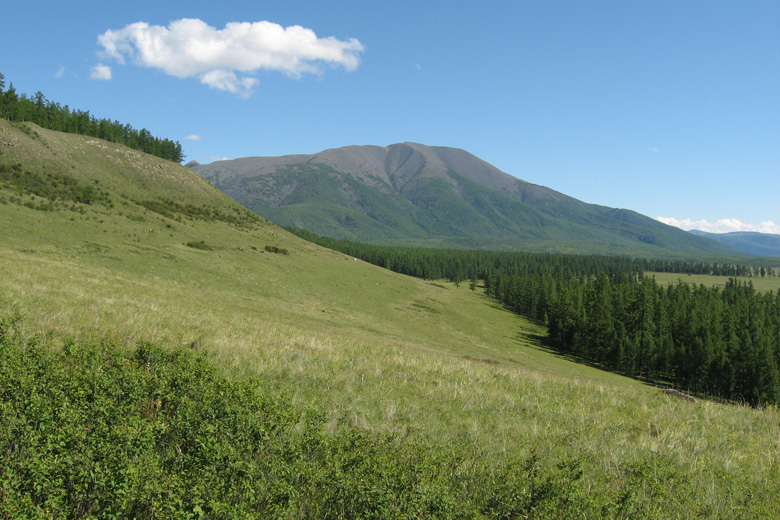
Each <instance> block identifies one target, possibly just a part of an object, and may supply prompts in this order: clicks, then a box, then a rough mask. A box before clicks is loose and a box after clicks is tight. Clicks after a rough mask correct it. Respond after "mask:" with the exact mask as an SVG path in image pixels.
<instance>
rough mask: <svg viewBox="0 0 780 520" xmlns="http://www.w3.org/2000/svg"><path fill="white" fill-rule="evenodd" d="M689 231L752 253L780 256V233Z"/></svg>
mask: <svg viewBox="0 0 780 520" xmlns="http://www.w3.org/2000/svg"><path fill="white" fill-rule="evenodd" d="M689 233H691V234H694V235H698V236H702V237H707V238H711V239H712V240H716V241H718V242H720V243H721V244H726V245H727V246H731V247H733V248H735V249H739V250H740V251H744V252H746V253H750V254H752V255H762V256H780V235H773V234H771V233H756V232H751V231H735V232H733V233H707V232H706V231H699V230H691V231H689Z"/></svg>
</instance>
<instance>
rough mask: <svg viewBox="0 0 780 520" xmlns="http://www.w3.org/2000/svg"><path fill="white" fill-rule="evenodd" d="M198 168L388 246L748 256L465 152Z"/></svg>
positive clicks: (244, 197) (273, 216)
mask: <svg viewBox="0 0 780 520" xmlns="http://www.w3.org/2000/svg"><path fill="white" fill-rule="evenodd" d="M193 169H194V170H195V171H196V172H197V173H198V174H200V175H201V176H203V177H204V178H205V179H206V180H208V181H209V182H211V183H212V184H214V185H215V186H216V187H217V188H219V189H220V190H222V191H224V192H225V193H226V194H228V195H229V196H230V197H231V198H233V199H235V200H237V201H238V202H240V203H241V204H243V205H244V206H246V207H248V208H249V209H251V210H253V211H255V212H256V213H258V214H259V215H261V216H263V217H265V218H268V219H270V220H272V221H274V222H276V223H277V224H279V225H282V226H285V227H299V228H303V229H307V230H309V231H311V232H314V233H317V234H320V235H326V236H332V237H334V238H343V239H351V240H359V241H364V242H372V243H383V244H388V245H393V244H405V245H409V244H410V243H411V244H412V245H418V246H440V245H443V246H449V245H453V244H455V245H456V244H459V243H464V242H466V243H470V244H472V247H473V248H495V247H496V244H498V247H499V248H501V249H509V250H512V249H523V250H543V251H556V252H567V253H577V252H582V253H594V252H605V253H609V254H636V255H651V256H667V255H670V254H671V255H693V256H695V255H699V254H708V255H720V256H728V257H733V256H744V253H742V252H740V251H737V250H736V249H733V248H731V247H728V246H724V245H720V244H718V243H717V242H713V241H711V240H707V239H704V238H701V237H694V236H691V235H690V234H688V233H685V232H684V231H682V230H678V229H676V228H672V227H670V226H666V225H664V224H662V223H659V222H657V221H655V220H653V219H651V218H649V217H646V216H643V215H640V214H639V213H636V212H634V211H631V210H628V209H619V208H609V207H606V206H600V205H597V204H589V203H585V202H582V201H580V200H577V199H575V198H573V197H571V196H569V195H566V194H563V193H561V192H557V191H555V190H552V189H550V188H547V187H545V186H542V185H538V184H533V183H530V182H528V181H524V180H521V179H518V178H516V177H514V176H512V175H509V174H508V173H505V172H503V171H501V170H499V169H498V168H496V167H495V166H493V165H491V164H489V163H488V162H486V161H484V160H482V159H480V158H479V157H477V156H475V155H473V154H471V153H469V152H467V151H465V150H461V149H458V148H450V147H445V146H427V145H423V144H420V143H412V142H406V143H397V144H392V145H388V146H377V145H351V146H345V147H341V148H331V149H328V150H323V151H321V152H317V153H314V154H295V155H286V156H278V157H245V158H240V159H234V160H228V161H217V162H214V163H210V164H204V165H197V166H194V167H193Z"/></svg>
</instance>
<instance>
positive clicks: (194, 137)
mask: <svg viewBox="0 0 780 520" xmlns="http://www.w3.org/2000/svg"><path fill="white" fill-rule="evenodd" d="M185 139H186V140H187V141H196V142H197V141H202V140H203V138H202V137H201V136H199V135H198V134H190V135H188V136H187V137H185Z"/></svg>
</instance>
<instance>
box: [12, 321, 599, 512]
mask: <svg viewBox="0 0 780 520" xmlns="http://www.w3.org/2000/svg"><path fill="white" fill-rule="evenodd" d="M19 328H20V318H19V316H18V315H15V316H11V317H8V318H3V319H0V424H2V425H3V427H2V428H0V496H1V497H2V500H1V501H0V517H4V518H33V517H37V518H44V517H46V518H49V517H54V518H87V517H89V518H202V517H208V518H367V519H368V518H376V519H380V518H382V519H384V518H447V519H450V518H517V517H534V518H557V517H561V516H563V517H566V516H573V512H575V511H576V512H578V513H579V512H582V513H583V514H586V515H587V513H588V510H587V509H588V508H587V507H586V504H585V502H583V501H581V500H579V497H582V496H585V493H582V494H580V495H578V494H577V490H578V489H579V488H578V487H577V485H578V480H579V478H580V476H581V474H582V471H581V470H580V469H579V466H578V464H577V463H576V462H574V463H571V464H568V465H563V464H562V465H558V466H557V467H556V466H553V467H551V468H545V467H544V466H543V465H542V464H541V463H540V461H539V460H538V459H537V458H536V457H531V458H530V459H528V460H525V459H518V460H516V461H507V463H506V464H505V465H502V466H501V467H498V468H495V467H485V466H484V465H482V464H479V463H475V461H474V460H473V459H469V457H468V456H467V451H468V450H467V449H466V448H465V447H464V446H463V445H462V444H458V443H457V442H454V443H453V444H452V445H451V446H440V445H434V444H431V443H429V442H428V441H427V440H426V439H425V438H424V437H419V436H415V435H412V434H411V433H409V432H407V434H406V435H398V434H396V435H393V434H389V435H380V434H375V433H372V432H367V431H364V430H360V429H358V428H356V427H351V426H346V425H342V426H340V427H339V428H338V429H337V430H336V431H335V432H330V431H328V430H326V428H325V427H324V424H325V420H324V417H323V416H322V415H320V414H318V413H317V412H315V411H311V410H298V409H295V408H294V407H293V406H291V405H290V404H289V403H288V402H287V401H286V400H285V399H283V398H281V397H279V396H273V395H271V394H270V393H268V392H264V391H261V390H260V388H261V383H260V382H259V381H256V380H255V381H253V380H240V381H236V380H231V379H229V378H227V377H225V376H224V375H222V374H221V373H220V372H219V371H218V370H217V369H216V368H215V367H214V366H213V365H212V363H211V362H210V361H209V359H208V358H207V356H206V355H205V354H202V353H201V354H199V353H194V352H193V351H192V350H191V349H179V350H174V351H168V350H164V349H161V348H159V347H156V346H153V345H149V344H141V345H139V346H138V347H137V348H135V349H134V350H130V349H126V348H124V347H121V346H118V345H112V344H106V343H101V344H82V343H79V342H76V341H74V340H72V339H68V338H64V339H61V340H60V341H61V343H62V348H61V349H59V350H55V349H54V348H52V347H51V346H49V345H47V344H45V343H44V341H43V340H41V339H39V338H32V339H29V340H25V339H24V338H23V337H22V335H21V334H20V333H19ZM46 341H51V338H48V339H47V340H46ZM580 491H581V490H580ZM591 500H592V499H591ZM598 511H599V510H591V511H590V512H591V513H594V516H597V515H596V514H595V513H597V512H598Z"/></svg>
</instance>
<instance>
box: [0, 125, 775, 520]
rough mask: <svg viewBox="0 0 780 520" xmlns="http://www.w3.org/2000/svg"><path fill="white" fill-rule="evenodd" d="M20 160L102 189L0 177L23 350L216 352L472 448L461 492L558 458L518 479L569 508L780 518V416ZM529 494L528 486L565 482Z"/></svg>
mask: <svg viewBox="0 0 780 520" xmlns="http://www.w3.org/2000/svg"><path fill="white" fill-rule="evenodd" d="M0 150H1V151H2V153H1V154H0V164H5V165H8V169H9V170H10V171H15V170H14V168H13V166H14V165H17V164H20V165H21V166H19V168H18V169H19V170H21V171H22V172H27V175H24V176H22V177H24V178H25V179H29V178H37V179H39V180H40V182H41V183H43V184H44V186H48V187H49V188H51V189H54V188H56V186H53V184H54V182H55V180H56V183H57V186H60V185H62V184H63V183H65V184H68V185H71V186H75V188H74V191H73V193H79V190H81V192H80V193H82V194H83V193H84V191H83V190H84V189H85V188H86V187H88V186H94V192H96V193H97V194H95V193H93V194H92V196H91V197H90V198H89V200H88V202H89V203H84V202H79V201H78V200H73V197H72V196H71V195H67V194H66V195H59V196H58V198H57V199H56V200H54V201H52V200H51V199H50V198H47V197H46V196H44V195H31V194H30V193H31V191H32V190H33V188H30V186H29V185H28V184H25V183H26V181H23V180H20V179H21V178H22V177H18V178H17V177H14V176H13V175H12V174H10V173H9V175H6V176H5V177H4V178H3V180H2V182H0V185H2V191H0V223H2V240H0V273H2V276H0V314H3V315H6V316H7V315H10V314H11V313H12V312H14V311H18V312H20V313H21V314H22V315H23V316H24V321H23V322H22V327H23V329H24V330H23V331H22V335H23V336H24V337H29V336H32V335H34V334H42V335H43V336H42V337H43V338H44V340H42V341H43V343H44V344H46V345H48V346H49V347H50V348H52V349H54V350H59V349H62V348H64V347H65V346H66V345H67V344H68V341H67V340H66V338H75V339H76V340H78V341H84V342H97V343H102V344H107V345H116V346H117V348H120V347H122V346H126V347H127V348H132V347H134V346H135V345H137V344H138V343H139V342H150V343H153V344H156V345H160V346H162V347H164V348H166V349H175V348H179V347H185V348H187V349H194V350H195V351H198V352H207V353H209V356H210V359H211V360H212V361H213V362H214V363H216V365H217V366H218V367H219V370H220V371H221V373H224V374H225V375H226V377H228V378H233V379H241V380H244V379H245V378H248V377H250V376H251V377H254V378H257V379H256V380H255V383H254V384H255V385H257V386H258V387H259V388H260V389H262V391H264V392H268V393H271V394H273V395H275V396H283V397H284V398H285V399H287V400H289V402H290V403H291V405H292V406H293V407H295V408H296V409H299V410H304V409H313V410H315V411H317V413H319V414H321V415H322V417H323V425H322V428H323V429H324V430H323V431H325V432H338V431H341V430H342V429H343V428H346V427H350V428H352V427H354V428H357V429H358V430H359V431H362V432H369V433H370V432H373V433H378V434H396V435H409V436H411V439H414V442H416V443H419V445H420V446H424V447H427V448H426V449H427V450H428V451H427V452H426V453H456V454H457V457H455V458H452V459H447V460H448V463H449V464H451V465H456V466H457V468H456V469H453V471H454V472H455V473H454V475H455V476H454V477H453V478H463V479H466V478H467V477H468V475H471V474H472V473H473V471H472V470H473V469H474V468H497V470H498V469H501V468H504V469H506V473H505V474H504V477H503V478H501V479H500V480H503V481H510V482H513V481H511V479H510V476H511V475H512V474H513V473H512V471H514V470H512V468H513V467H514V466H511V465H509V463H508V461H513V460H517V459H520V460H525V461H531V460H534V461H537V462H535V463H534V464H532V465H527V466H526V467H525V469H523V468H522V467H521V468H518V471H531V470H533V471H538V472H539V479H540V480H539V482H553V483H554V482H555V480H554V479H556V478H559V477H560V478H561V479H563V480H561V482H566V483H567V486H569V485H570V486H571V487H570V489H569V491H568V492H567V493H569V494H567V495H566V496H567V497H568V498H567V499H566V500H569V502H565V501H564V502H555V504H557V505H556V507H560V508H561V509H560V510H559V511H558V513H559V514H558V515H557V516H563V517H572V518H573V517H576V514H577V512H578V511H580V512H582V511H586V512H588V513H589V514H590V516H610V517H624V518H659V517H670V518H693V517H699V516H704V517H720V518H734V517H741V518H762V517H763V518H766V517H772V516H778V515H780V508H779V507H778V504H777V503H776V501H775V500H774V497H776V496H777V494H778V493H780V464H778V461H780V445H779V444H778V431H779V429H780V415H779V414H778V412H777V410H774V409H769V410H763V411H757V410H752V409H749V408H742V407H736V406H726V405H721V404H716V403H709V402H702V401H699V402H697V403H688V402H685V401H682V400H679V399H675V398H673V397H669V396H666V395H663V394H662V393H661V392H660V391H659V390H658V389H655V388H649V387H646V386H643V385H641V384H640V383H637V382H635V381H632V380H628V379H625V378H621V377H618V376H615V375H612V374H608V373H604V372H601V371H599V370H597V369H595V368H592V367H587V366H583V365H580V364H576V363H573V362H571V361H568V360H566V359H562V358H560V357H556V356H553V355H551V354H549V353H547V352H545V351H544V349H543V348H542V347H541V346H540V343H539V337H540V336H542V335H544V333H545V331H543V330H540V329H538V328H536V327H534V326H533V325H531V324H529V323H527V322H524V321H522V320H520V319H518V318H517V317H515V316H513V315H511V314H509V313H507V312H505V311H503V310H502V309H500V308H498V307H496V306H495V305H493V304H492V303H491V302H490V301H489V300H487V299H486V298H485V297H484V295H482V294H481V293H480V291H475V292H472V291H469V290H468V289H466V288H464V287H461V288H460V289H456V288H455V287H454V286H453V285H450V284H447V283H444V282H425V281H421V280H416V279H411V278H407V277H403V276H400V275H396V274H393V273H389V272H386V271H384V270H382V269H380V268H377V267H375V266H371V265H368V264H365V263H363V262H361V261H356V260H354V259H353V258H350V257H346V256H344V255H342V254H338V253H335V252H332V251H329V250H325V249H322V248H319V247H316V246H314V245H312V244H310V243H307V242H304V241H302V240H300V239H298V238H297V237H294V236H292V235H290V234H288V233H286V232H285V231H283V230H281V229H279V228H277V227H276V226H274V225H272V224H270V223H269V222H267V221H264V220H262V219H258V218H253V217H252V216H251V215H249V214H247V213H246V212H245V210H243V208H241V207H240V206H238V205H237V204H236V203H234V202H232V201H231V200H229V199H227V197H226V196H224V195H222V194H221V193H219V192H218V191H216V190H215V189H214V188H213V187H211V186H210V185H209V184H208V183H206V182H205V181H203V180H202V179H200V178H199V177H197V176H196V175H194V174H193V173H192V172H191V171H190V170H188V169H186V168H184V167H180V166H178V165H175V164H172V163H169V162H165V161H162V160H158V159H156V158H153V157H149V156H145V155H143V154H140V153H137V152H133V151H130V150H128V149H126V148H123V147H121V146H115V145H111V144H108V143H105V142H100V141H96V140H90V139H85V138H83V137H80V136H77V135H66V134H59V133H53V132H48V131H44V130H41V129H39V128H36V127H23V126H19V125H12V124H8V123H7V122H5V121H2V120H0ZM6 173H8V172H6ZM49 174H51V176H52V177H49ZM66 177H67V180H65V179H66ZM46 179H49V180H48V181H47V180H46ZM47 183H48V184H47ZM35 189H38V188H35ZM90 192H91V191H90ZM40 193H41V194H45V193H46V191H45V190H44V189H43V188H40ZM69 197H70V200H69ZM188 244H189V245H188ZM45 338H48V340H47V339H45ZM63 338H65V339H63ZM7 405H8V403H4V406H7ZM4 409H5V408H4ZM291 431H294V425H293V430H291ZM529 468H530V469H529ZM537 468H538V469H537ZM566 468H569V469H566ZM572 468H574V469H572ZM572 472H574V473H578V472H579V473H578V475H577V476H576V478H575V477H573V476H571V474H572ZM458 475H460V477H458ZM497 475H500V473H496V474H495V475H494V477H495V478H497V479H498V478H499V477H498V476H497ZM545 475H552V476H553V477H554V478H553V480H550V481H545V480H543V479H542V476H545ZM565 475H569V476H568V477H566V478H564V476H565ZM448 478H449V477H448ZM551 478H552V477H551ZM462 482H465V483H467V482H468V480H463V481H462ZM498 483H499V482H498V480H497V481H496V482H495V485H488V484H485V483H483V484H484V485H485V486H486V487H485V489H490V488H491V486H492V487H494V488H497V486H498ZM460 485H461V484H459V486H460ZM526 485H527V482H526V483H525V484H523V483H520V482H519V481H518V484H517V486H518V487H517V488H516V489H514V490H512V489H510V491H512V492H516V493H517V494H523V493H531V492H532V491H533V490H534V489H536V491H533V492H540V493H544V489H548V488H538V489H537V488H534V487H533V486H531V488H524V487H523V486H526ZM462 486H467V484H462ZM550 486H552V484H550ZM549 489H550V490H553V489H554V487H550V488H549ZM549 493H553V491H549ZM300 500H303V499H302V498H300ZM566 504H569V505H566ZM575 506H576V507H575ZM0 507H2V506H0ZM567 508H568V509H567ZM295 511H298V513H295ZM300 511H301V510H300V509H297V510H292V509H291V510H289V511H287V515H289V516H291V517H295V516H298V517H305V515H304V514H303V513H300ZM542 513H543V512H542V511H541V510H539V512H538V513H537V514H538V515H542ZM283 514H284V512H281V513H279V515H280V516H281V515H283ZM481 514H482V515H483V516H484V517H491V516H493V517H496V516H497V515H498V513H495V514H491V513H490V511H489V510H483V511H482V513H481ZM530 514H531V516H533V515H534V513H533V512H531V513H530ZM544 514H545V515H546V516H548V517H550V518H553V517H556V512H555V511H547V510H546V512H544ZM162 516H164V515H162ZM409 516H412V515H411V514H410V515H409ZM430 516H433V515H432V514H431V515H430Z"/></svg>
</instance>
